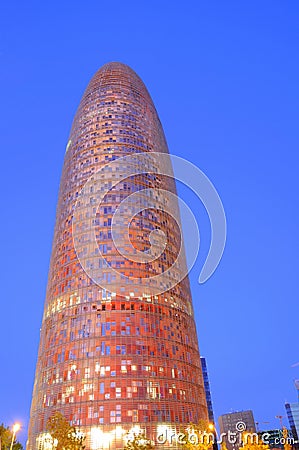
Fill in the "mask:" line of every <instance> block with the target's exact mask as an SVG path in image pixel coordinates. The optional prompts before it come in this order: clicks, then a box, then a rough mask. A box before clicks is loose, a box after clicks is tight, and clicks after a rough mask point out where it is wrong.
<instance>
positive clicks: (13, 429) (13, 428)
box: [10, 423, 21, 450]
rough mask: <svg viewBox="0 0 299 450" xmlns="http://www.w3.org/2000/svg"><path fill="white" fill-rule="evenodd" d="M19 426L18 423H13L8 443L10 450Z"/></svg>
mask: <svg viewBox="0 0 299 450" xmlns="http://www.w3.org/2000/svg"><path fill="white" fill-rule="evenodd" d="M20 428H21V425H20V424H19V423H15V424H14V425H13V427H12V438H11V444H10V450H12V447H13V443H14V440H15V437H16V433H17V431H19V429H20Z"/></svg>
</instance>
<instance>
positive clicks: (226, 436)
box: [218, 410, 256, 450]
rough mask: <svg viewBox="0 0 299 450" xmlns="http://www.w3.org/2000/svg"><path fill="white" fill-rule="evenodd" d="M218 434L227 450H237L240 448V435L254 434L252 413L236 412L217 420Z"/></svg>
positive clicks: (249, 411)
mask: <svg viewBox="0 0 299 450" xmlns="http://www.w3.org/2000/svg"><path fill="white" fill-rule="evenodd" d="M218 423H219V428H220V433H221V434H222V436H223V441H224V442H225V444H226V446H227V448H228V450H238V449H239V448H240V447H241V446H242V433H243V432H244V431H248V432H251V433H256V427H255V421H254V417H253V412H252V411H251V410H248V411H236V412H232V413H229V414H223V415H222V416H220V417H219V418H218Z"/></svg>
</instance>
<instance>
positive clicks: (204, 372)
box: [200, 356, 215, 424]
mask: <svg viewBox="0 0 299 450" xmlns="http://www.w3.org/2000/svg"><path fill="white" fill-rule="evenodd" d="M200 362H201V368H202V375H203V381H204V387H205V393H206V399H207V406H208V415H209V421H210V422H212V423H213V424H215V419H214V412H213V404H212V396H211V390H210V382H209V374H208V368H207V362H206V358H204V357H203V356H201V357H200Z"/></svg>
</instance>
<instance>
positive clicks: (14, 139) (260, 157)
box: [0, 0, 299, 442]
mask: <svg viewBox="0 0 299 450" xmlns="http://www.w3.org/2000/svg"><path fill="white" fill-rule="evenodd" d="M298 38H299V4H298V2H297V1H295V0H294V1H292V0H290V1H285V0H280V1H277V0H271V1H270V0H264V1H260V0H250V1H249V0H245V1H242V2H240V1H237V0H235V1H231V0H227V1H222V0H211V1H210V0H209V1H208V0H206V1H195V0H194V1H188V0H187V1H184V2H175V1H172V2H170V1H165V2H162V1H155V0H154V1H151V2H141V1H129V0H128V1H125V2H124V1H114V2H109V1H106V2H101V1H86V2H76V1H72V2H71V1H62V2H58V1H57V0H53V1H52V2H40V1H36V2H33V1H27V2H21V1H17V2H14V1H11V2H2V6H1V10H0V61H1V73H0V89H1V106H0V108H1V109H0V112H1V121H0V127H1V146H2V151H1V167H2V170H1V185H2V195H1V212H2V220H1V222H0V225H1V238H2V239H1V240H2V244H1V253H2V255H1V275H2V281H1V288H2V289H1V327H0V340H1V345H0V352H1V353H0V355H1V356H0V357H1V373H0V422H1V421H3V422H5V423H6V424H12V423H13V422H14V421H15V420H17V419H18V420H20V421H21V422H22V423H23V424H24V431H23V434H22V435H21V439H22V441H23V442H24V440H25V438H26V428H27V424H28V416H29V408H30V401H31V392H32V384H33V378H34V370H35V362H36V356H37V347H38V339H39V328H40V323H41V316H42V311H43V302H44V297H45V289H46V280H47V271H48V263H49V258H50V250H51V241H52V235H53V228H54V219H55V208H56V199H57V191H58V185H59V179H60V173H61V168H62V162H63V156H64V149H65V145H66V142H67V137H68V133H69V130H70V126H71V122H72V118H73V116H74V113H75V111H76V108H77V106H78V104H79V101H80V98H81V96H82V93H83V91H84V89H85V87H86V85H87V83H88V81H89V79H90V78H91V76H92V75H93V74H94V72H95V71H96V70H97V69H98V68H99V67H100V66H102V65H103V64H104V63H106V62H108V61H115V60H116V61H121V62H124V63H127V64H129V65H130V66H131V67H132V68H133V69H134V70H135V71H136V72H137V73H138V74H139V75H140V76H141V78H142V79H143V81H144V82H145V84H146V86H147V87H148V89H149V91H150V93H151V95H152V97H153V100H154V102H155V105H156V107H157V110H158V112H159V115H160V118H161V120H162V123H163V126H164V130H165V133H166V137H167V140H168V144H169V148H170V151H171V152H172V153H174V154H177V155H179V156H183V157H185V158H187V159H189V160H190V161H192V162H193V163H194V164H197V165H198V166H199V167H200V168H201V169H202V170H203V171H204V172H205V173H206V174H207V175H208V176H209V177H210V179H211V180H212V181H213V182H214V184H215V186H216V187H217V189H218V192H219V193H220V196H221V198H222V201H223V203H224V206H225V210H226V215H227V221H228V239H227V246H226V250H225V254H224V257H223V259H222V262H221V265H220V267H219V268H218V269H217V271H216V273H215V274H214V275H213V277H212V278H211V279H210V280H209V281H208V282H207V283H206V284H205V285H202V286H200V285H198V284H197V281H196V280H197V277H198V273H199V271H200V268H201V266H202V263H203V261H204V258H205V254H206V251H207V248H208V244H209V225H208V220H207V217H206V215H205V213H204V210H203V208H202V207H201V205H200V204H197V200H196V199H195V198H194V197H193V196H192V195H191V193H190V192H188V191H187V190H186V189H181V195H182V196H183V197H184V199H185V201H186V202H187V203H189V204H190V203H191V206H192V208H193V210H194V211H195V213H196V214H197V217H198V220H199V223H200V228H201V232H202V240H203V246H202V251H201V253H200V257H199V259H198V261H197V264H196V266H195V268H194V270H193V271H192V274H191V280H192V291H193V298H194V304H195V310H196V318H197V326H198V335H199V342H200V348H201V353H202V354H203V355H205V356H206V357H207V361H208V367H209V372H210V381H211V387H212V395H213V400H214V408H215V412H216V416H218V415H219V414H222V413H225V412H229V411H231V410H240V409H247V408H249V409H253V411H254V414H255V417H256V420H258V421H261V422H262V421H269V422H270V426H271V425H273V426H274V425H278V422H277V420H276V419H275V418H274V416H275V415H277V414H282V415H284V414H285V412H284V402H285V400H289V401H293V400H295V399H296V393H295V390H294V388H293V385H292V380H293V378H295V377H297V376H299V368H291V365H292V364H293V363H296V362H297V361H299V352H298V345H297V339H298V312H299V311H298V282H297V279H298V253H299V252H298V250H299V248H298V226H299V223H298V222H299V220H298V219H299V214H298V144H299V142H298V141H299V132H298V110H299V98H298V94H299V88H298V79H299V73H298V72H299V59H298V44H299V39H298Z"/></svg>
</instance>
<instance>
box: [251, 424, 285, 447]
mask: <svg viewBox="0 0 299 450" xmlns="http://www.w3.org/2000/svg"><path fill="white" fill-rule="evenodd" d="M286 432H287V439H288V443H290V444H292V443H293V439H294V438H293V434H292V432H291V431H290V430H286ZM283 433H284V432H283V430H281V429H280V428H277V429H275V430H264V431H259V432H258V437H259V439H260V440H261V441H262V442H263V443H264V444H267V445H269V447H270V448H284V442H285V439H286V438H285V437H284V435H283Z"/></svg>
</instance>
